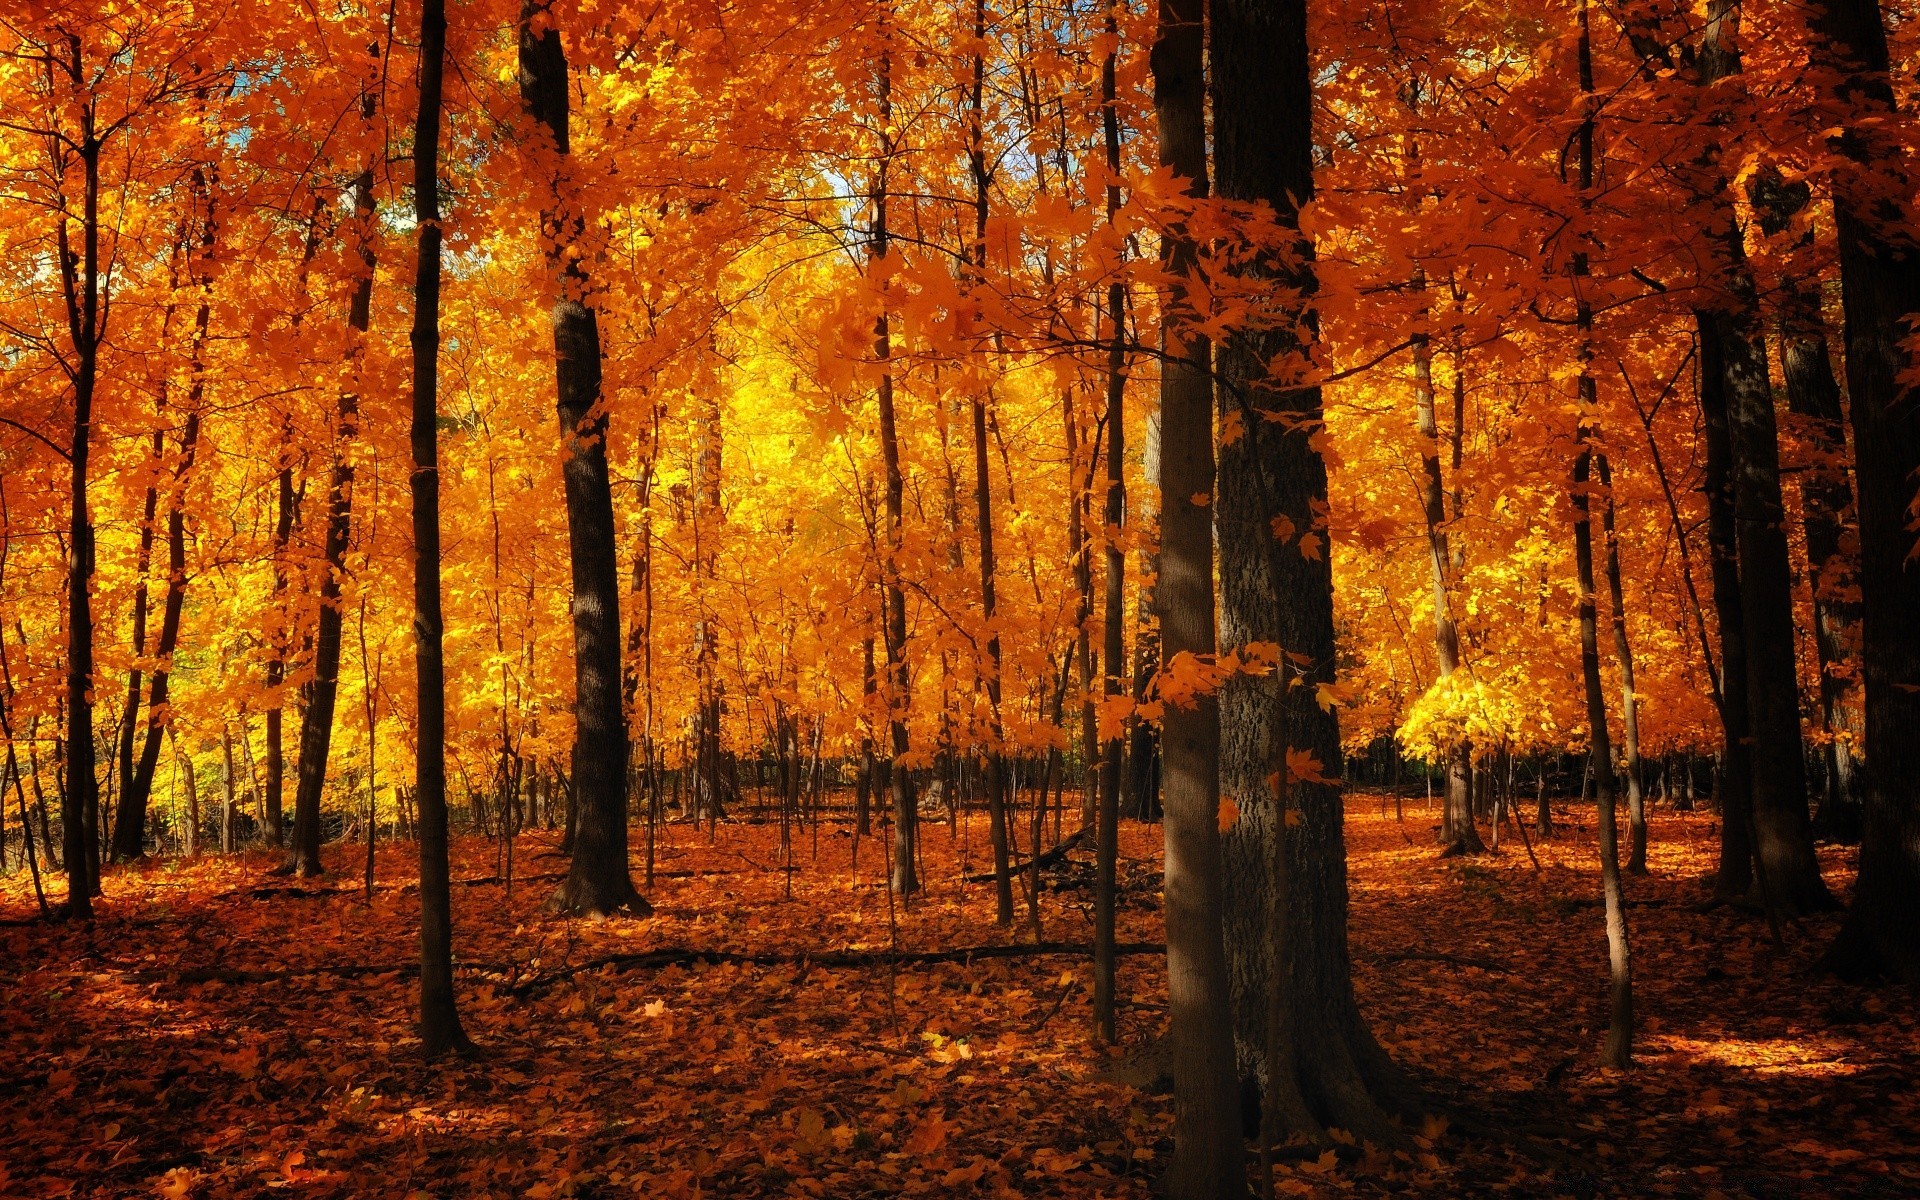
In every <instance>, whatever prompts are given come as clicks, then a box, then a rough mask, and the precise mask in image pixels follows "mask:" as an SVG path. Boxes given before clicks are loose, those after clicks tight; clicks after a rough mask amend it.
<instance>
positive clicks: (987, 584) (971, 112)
mask: <svg viewBox="0 0 1920 1200" xmlns="http://www.w3.org/2000/svg"><path fill="white" fill-rule="evenodd" d="M973 35H974V38H975V40H976V49H975V52H974V56H973V89H972V94H971V95H970V96H969V98H968V100H969V103H968V111H967V119H968V126H967V138H968V144H967V167H968V172H969V173H970V174H971V175H972V177H973V194H974V222H973V255H974V259H973V263H972V274H973V282H974V283H975V285H976V286H984V285H985V282H986V274H987V218H988V215H989V213H988V204H989V200H990V196H991V192H990V186H991V184H992V177H991V175H990V174H989V173H988V169H987V146H986V87H987V77H986V69H987V68H986V57H985V49H984V47H985V45H986V41H985V39H986V36H987V5H986V0H974V8H973ZM969 408H970V410H971V413H970V415H971V416H972V418H973V503H974V528H975V531H976V533H977V534H978V535H979V539H980V615H981V618H982V621H983V623H984V624H985V625H986V632H987V662H986V685H987V720H988V738H989V739H990V740H989V743H988V746H987V754H986V789H987V830H988V840H989V841H990V842H991V844H992V850H993V907H994V922H995V923H996V924H998V925H1001V926H1011V925H1012V924H1013V871H1012V867H1011V865H1010V864H1009V862H1008V857H1009V855H1008V829H1007V760H1006V728H1005V725H1004V723H1003V722H1002V719H1001V712H1000V703H1001V696H1002V689H1001V684H1000V669H1001V660H1000V631H999V627H998V625H997V624H996V623H995V620H994V614H995V612H996V611H997V609H998V596H997V595H996V591H995V584H996V579H995V570H996V563H995V559H994V547H993V485H992V482H991V480H990V477H989V474H988V470H987V464H988V455H987V394H986V393H984V392H981V391H975V392H974V394H973V395H972V396H971V397H970V403H969ZM872 651H873V641H872V639H868V641H867V652H868V653H867V664H868V666H867V672H868V679H869V680H871V678H872V669H873V668H872V662H873V655H872ZM861 832H863V833H864V832H866V828H865V826H864V824H863V825H862V827H861Z"/></svg>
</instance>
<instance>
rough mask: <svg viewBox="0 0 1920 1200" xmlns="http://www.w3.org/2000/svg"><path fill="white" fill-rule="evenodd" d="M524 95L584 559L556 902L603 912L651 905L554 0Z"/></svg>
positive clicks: (531, 17)
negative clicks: (569, 776)
mask: <svg viewBox="0 0 1920 1200" xmlns="http://www.w3.org/2000/svg"><path fill="white" fill-rule="evenodd" d="M520 96H521V99H522V101H523V102H524V103H525V104H526V107H527V111H528V112H529V113H530V114H531V115H532V117H533V118H534V120H535V121H536V122H537V123H538V124H539V125H540V126H541V127H542V129H543V131H544V133H545V135H546V136H547V137H549V138H551V139H552V143H551V147H550V148H546V149H547V152H548V153H551V154H552V155H553V156H554V160H553V162H552V164H551V176H550V180H549V188H550V203H551V206H550V207H549V208H548V209H546V210H545V211H544V212H543V214H542V217H541V225H542V229H541V240H542V241H543V243H545V244H546V247H547V254H548V266H549V267H550V269H551V270H552V271H553V273H554V284H555V288H556V292H557V295H556V296H555V299H554V304H553V359H554V376H555V381H556V386H557V390H558V394H559V400H558V408H559V420H560V443H561V449H562V452H563V454H564V465H563V468H562V470H563V473H564V476H565V479H566V493H567V495H566V500H567V541H568V546H569V549H570V551H571V554H572V562H573V660H574V700H573V711H574V730H575V732H574V744H573V787H574V795H575V798H576V799H575V802H576V804H577V806H578V815H577V817H576V824H575V827H574V840H573V856H572V858H571V859H570V860H569V865H568V869H567V878H566V881H565V882H564V883H562V884H561V885H560V888H559V890H558V891H557V892H556V893H555V894H554V897H553V900H552V904H553V906H554V907H556V908H559V909H564V910H566V911H569V912H575V913H585V914H592V915H595V916H604V915H606V914H608V913H612V912H615V911H618V910H620V909H628V910H631V911H633V912H636V913H641V914H645V913H650V912H652V911H653V910H652V908H651V906H649V905H648V904H647V902H646V901H645V900H644V899H642V898H641V896H640V893H639V892H638V891H637V890H636V889H635V888H634V886H633V877H632V875H631V874H630V873H629V870H628V861H627V758H628V755H629V748H628V745H627V723H626V717H625V715H624V712H623V710H622V705H621V700H620V682H621V678H620V632H621V631H620V578H619V569H618V558H619V550H618V548H617V544H616V543H617V538H616V534H615V531H614V522H613V482H612V478H611V476H610V475H609V473H608V469H607V415H606V412H605V410H604V409H602V408H601V407H600V324H599V317H598V315H597V314H596V313H595V312H594V309H593V307H592V300H593V289H592V283H591V280H590V279H589V278H588V275H587V268H586V264H585V263H584V262H583V261H581V259H579V258H578V257H575V255H574V251H573V250H572V249H571V247H572V245H573V243H574V242H575V241H577V240H578V238H579V237H580V236H581V234H582V233H583V232H584V218H583V217H582V216H581V214H580V213H578V212H577V211H574V209H575V204H576V201H575V198H574V197H573V196H572V195H571V194H570V188H569V185H568V183H567V179H566V170H567V168H566V158H567V155H568V152H569V149H570V146H569V142H568V131H567V109H568V104H569V92H568V82H567V58H566V50H565V48H564V47H563V46H562V44H561V41H560V31H559V29H558V28H556V27H555V26H554V24H553V16H552V13H551V12H550V11H549V9H548V5H547V2H546V0H525V3H524V4H523V5H522V7H521V10H520Z"/></svg>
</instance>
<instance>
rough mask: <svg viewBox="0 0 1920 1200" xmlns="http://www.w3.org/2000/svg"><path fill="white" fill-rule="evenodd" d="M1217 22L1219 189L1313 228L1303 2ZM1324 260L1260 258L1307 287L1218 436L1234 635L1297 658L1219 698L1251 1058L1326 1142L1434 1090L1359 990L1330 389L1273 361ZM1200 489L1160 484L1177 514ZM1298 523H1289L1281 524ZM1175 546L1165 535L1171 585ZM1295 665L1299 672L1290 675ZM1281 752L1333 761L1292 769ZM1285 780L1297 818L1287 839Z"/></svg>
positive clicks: (1228, 631)
mask: <svg viewBox="0 0 1920 1200" xmlns="http://www.w3.org/2000/svg"><path fill="white" fill-rule="evenodd" d="M1212 19H1213V46H1212V50H1213V53H1212V63H1213V68H1214V77H1213V111H1214V114H1215V124H1214V145H1215V148H1216V167H1217V171H1218V184H1219V190H1220V194H1221V195H1222V196H1223V197H1225V198H1228V199H1231V200H1237V201H1265V202H1266V203H1268V204H1271V205H1272V206H1273V208H1274V211H1275V212H1276V214H1277V215H1278V216H1279V218H1280V220H1281V222H1282V223H1283V225H1284V226H1286V227H1287V228H1288V229H1289V230H1291V231H1294V232H1295V233H1296V235H1297V230H1298V209H1297V207H1296V205H1299V204H1303V203H1305V202H1306V201H1307V200H1309V199H1310V198H1311V197H1312V194H1313V172H1312V156H1311V135H1312V129H1311V125H1310V118H1309V113H1310V111H1311V107H1312V105H1311V93H1310V82H1309V75H1308V70H1309V65H1308V52H1307V28H1306V25H1307V18H1306V6H1305V4H1304V3H1303V2H1302V0H1229V2H1221V3H1216V4H1215V5H1214V7H1213V10H1212ZM1312 255H1313V247H1312V244H1311V243H1310V242H1308V241H1306V240H1305V239H1301V240H1300V241H1298V242H1297V243H1296V244H1295V245H1293V246H1289V247H1284V248H1279V249H1276V250H1274V251H1272V252H1270V253H1269V254H1267V255H1266V256H1265V257H1264V260H1263V261H1262V262H1261V263H1260V264H1259V265H1258V266H1257V267H1256V268H1255V269H1257V270H1259V271H1261V272H1262V273H1265V274H1272V275H1277V276H1280V277H1281V278H1282V279H1284V281H1285V283H1286V284H1287V285H1288V286H1286V287H1283V288H1280V289H1277V290H1276V294H1279V295H1283V296H1291V295H1293V294H1297V295H1298V296H1299V297H1301V299H1299V300H1298V301H1291V302H1289V303H1287V304H1286V305H1285V306H1284V307H1281V308H1279V309H1277V310H1276V311H1273V312H1271V313H1269V314H1266V315H1267V317H1268V325H1269V326H1270V327H1267V328H1261V329H1254V330H1249V331H1245V332H1242V333H1239V334H1236V335H1235V336H1234V337H1233V338H1232V339H1231V340H1230V341H1229V342H1228V344H1227V345H1226V346H1225V347H1224V348H1223V351H1222V354H1221V359H1220V375H1221V386H1220V404H1221V406H1222V408H1223V410H1224V411H1226V412H1228V413H1238V414H1239V416H1240V417H1241V420H1242V423H1243V432H1242V434H1241V435H1240V436H1239V437H1237V438H1235V439H1234V440H1232V441H1231V442H1230V443H1229V444H1227V445H1226V446H1223V447H1222V448H1221V451H1220V477H1219V487H1218V513H1217V529H1218V534H1219V542H1220V585H1221V610H1220V617H1221V619H1220V630H1221V637H1222V639H1223V641H1224V642H1225V643H1226V644H1229V645H1236V644H1244V643H1247V642H1250V641H1259V642H1267V643H1273V644H1277V646H1278V647H1279V650H1280V663H1281V666H1280V669H1279V670H1278V671H1276V672H1275V673H1274V675H1273V676H1271V677H1269V678H1267V679H1264V680H1262V679H1256V678H1253V677H1248V676H1240V675H1237V676H1235V677H1234V678H1233V679H1232V680H1231V681H1230V682H1229V683H1228V685H1227V686H1226V688H1225V689H1224V691H1223V694H1222V698H1221V751H1220V772H1221V774H1220V780H1219V784H1220V790H1221V794H1223V795H1225V796H1227V797H1229V798H1230V799H1232V801H1233V802H1234V803H1235V804H1236V805H1237V806H1238V808H1239V816H1238V817H1237V819H1236V820H1235V821H1234V823H1233V826H1232V827H1231V828H1230V829H1229V830H1228V833H1227V835H1226V837H1225V839H1224V857H1225V892H1226V936H1227V947H1228V965H1229V978H1230V982H1231V994H1232V1004H1233V1014H1234V1028H1235V1034H1236V1042H1237V1047H1238V1051H1239V1062H1240V1066H1241V1069H1242V1071H1243V1072H1244V1073H1245V1077H1246V1079H1247V1081H1248V1083H1249V1084H1250V1085H1252V1086H1253V1087H1257V1088H1260V1089H1262V1091H1263V1093H1264V1094H1263V1095H1262V1097H1261V1099H1262V1103H1263V1105H1264V1109H1265V1111H1264V1113H1263V1115H1264V1116H1265V1117H1266V1118H1267V1119H1266V1121H1265V1122H1264V1124H1265V1125H1266V1126H1267V1128H1268V1130H1269V1132H1274V1133H1282V1134H1284V1133H1292V1134H1300V1135H1304V1136H1307V1137H1309V1138H1310V1139H1316V1140H1317V1139H1319V1138H1320V1137H1322V1136H1323V1129H1324V1128H1325V1127H1338V1128H1342V1129H1346V1130H1349V1131H1351V1132H1352V1133H1354V1134H1355V1135H1358V1136H1361V1137H1364V1138H1367V1139H1369V1140H1372V1141H1374V1142H1376V1143H1380V1144H1399V1143H1402V1142H1404V1140H1405V1135H1404V1134H1403V1133H1401V1132H1400V1131H1399V1129H1398V1128H1397V1127H1396V1126H1395V1125H1394V1124H1393V1123H1392V1121H1393V1118H1395V1117H1397V1116H1411V1115H1413V1113H1414V1111H1415V1109H1416V1108H1417V1107H1418V1100H1417V1098H1416V1097H1414V1096H1413V1094H1412V1091H1411V1089H1410V1088H1409V1087H1408V1086H1407V1085H1406V1083H1405V1080H1404V1079H1403V1077H1402V1076H1401V1074H1400V1072H1399V1071H1398V1070H1397V1069H1396V1068H1395V1067H1394V1066H1393V1064H1392V1063H1391V1062H1390V1061H1389V1060H1388V1059H1387V1056H1386V1054H1385V1052H1384V1051H1383V1050H1382V1049H1381V1048H1380V1046H1379V1044H1378V1043H1377V1042H1376V1041H1375V1040H1374V1038H1373V1035H1372V1033H1371V1031H1370V1030H1369V1029H1368V1027H1367V1024H1366V1022H1365V1020H1364V1019H1363V1018H1362V1017H1361V1015H1360V1011H1359V1008H1358V1006H1357V1004H1356V1003H1355V999H1354V994H1353V983H1352V964H1351V958H1350V954H1349V950H1348V946H1347V873H1346V846H1345V841H1344V833H1343V820H1344V816H1343V806H1342V798H1341V785H1340V784H1339V782H1338V781H1337V780H1336V779H1334V778H1332V777H1333V776H1336V775H1337V774H1338V773H1339V770H1340V764H1341V761H1342V760H1341V757H1340V733H1339V724H1338V721H1337V718H1336V717H1335V716H1334V714H1333V713H1331V712H1329V711H1326V710H1324V709H1322V708H1321V707H1320V706H1319V704H1318V703H1317V702H1316V700H1315V696H1316V693H1317V687H1318V685H1319V684H1322V683H1329V682H1331V681H1332V680H1333V677H1334V661H1335V644H1334V626H1333V581H1332V574H1331V567H1330V565H1329V563H1330V559H1331V554H1330V552H1329V548H1328V545H1327V537H1328V533H1327V530H1326V528H1325V522H1324V520H1323V519H1322V518H1321V517H1320V516H1319V515H1318V514H1319V512H1321V511H1324V510H1323V508H1322V507H1321V506H1323V505H1324V504H1325V501H1326V497H1327V474H1326V466H1325V463H1324V462H1323V461H1322V459H1321V457H1320V455H1319V453H1318V451H1317V450H1316V449H1315V448H1314V446H1313V445H1312V442H1311V438H1312V435H1313V434H1314V433H1315V432H1316V431H1317V430H1318V429H1319V428H1320V424H1321V397H1320V392H1319V389H1318V388H1315V387H1292V386H1286V385H1285V384H1284V383H1283V382H1280V383H1276V382H1275V381H1274V380H1273V379H1271V378H1270V377H1269V373H1268V364H1269V363H1271V362H1272V361H1273V360H1274V359H1276V358H1279V359H1281V360H1282V362H1283V363H1284V362H1286V361H1287V360H1288V359H1290V358H1293V357H1294V356H1295V355H1297V354H1298V352H1299V350H1300V348H1301V347H1300V344H1299V341H1298V340H1297V336H1298V335H1296V334H1295V333H1294V331H1295V330H1302V329H1303V330H1306V331H1307V332H1308V333H1309V334H1311V332H1312V330H1313V329H1314V327H1315V316H1314V312H1313V310H1312V308H1311V307H1310V306H1311V303H1312V301H1311V297H1312V295H1313V292H1314V286H1315V281H1314V275H1313V265H1312V263H1313V259H1312ZM1282 369H1283V370H1286V369H1287V368H1286V367H1284V366H1283V368H1282ZM1266 414H1272V415H1273V419H1270V418H1269V417H1268V416H1267V415H1266ZM1170 419H1171V410H1169V420H1170ZM1163 453H1164V451H1163ZM1186 490H1187V489H1184V488H1172V487H1168V488H1164V489H1163V494H1164V495H1165V497H1166V504H1167V506H1168V508H1167V516H1168V517H1171V516H1172V514H1173V513H1174V512H1175V511H1176V510H1177V507H1178V506H1179V504H1180V502H1179V500H1178V497H1180V496H1183V495H1184V494H1185V493H1186ZM1277 518H1285V520H1284V521H1280V520H1277ZM1163 519H1165V518H1163ZM1289 525H1290V526H1291V533H1290V534H1289V536H1287V537H1285V538H1281V537H1278V536H1276V535H1277V534H1278V533H1281V532H1285V531H1286V530H1287V529H1288V526H1289ZM1169 544H1170V543H1169ZM1165 557H1166V555H1165V549H1164V547H1163V551H1162V562H1163V567H1162V582H1161V587H1162V588H1163V589H1164V588H1165V587H1166V586H1167V582H1166V581H1167V578H1168V573H1167V571H1166V568H1165V566H1164V563H1165ZM1283 679H1285V680H1293V679H1298V680H1299V685H1298V686H1286V687H1284V688H1283V687H1282V686H1281V681H1282V680H1283ZM1169 751H1171V746H1169ZM1283 751H1290V752H1291V753H1292V754H1293V755H1294V756H1295V758H1294V762H1295V764H1297V765H1304V764H1302V762H1301V760H1300V758H1299V756H1300V755H1301V754H1303V753H1304V754H1306V755H1308V756H1310V761H1311V762H1313V763H1317V764H1318V765H1317V766H1316V767H1313V768H1312V770H1310V771H1295V770H1291V769H1289V767H1288V766H1287V760H1286V759H1285V758H1284V757H1283ZM1171 765H1172V762H1171V758H1169V774H1168V785H1169V791H1168V802H1169V819H1170V820H1171V807H1172V790H1171V787H1172V779H1173V777H1172V772H1171ZM1276 777H1277V778H1278V779H1279V780H1280V782H1281V787H1280V788H1279V789H1276V788H1275V786H1274V783H1273V782H1271V781H1272V780H1273V779H1274V778H1276ZM1277 790H1278V791H1280V792H1282V793H1283V794H1284V795H1285V797H1286V801H1287V807H1288V808H1289V809H1290V810H1291V811H1293V812H1295V813H1297V817H1298V822H1297V824H1295V825H1294V826H1293V827H1291V828H1287V829H1286V830H1285V836H1284V839H1282V838H1281V837H1280V836H1279V834H1280V830H1281V828H1282V826H1281V825H1280V822H1281V816H1280V812H1279V807H1280V806H1279V805H1278V804H1277V803H1276V800H1277V799H1278V797H1277V796H1276V791H1277ZM1282 842H1283V846H1282ZM1277 851H1278V852H1279V853H1277ZM1281 854H1283V855H1284V857H1283V858H1282V857H1280V855H1281ZM1276 918H1278V920H1276ZM1277 955H1279V956H1281V957H1283V959H1284V961H1280V962H1278V963H1277V964H1276V956H1277ZM1250 1090H1251V1089H1250Z"/></svg>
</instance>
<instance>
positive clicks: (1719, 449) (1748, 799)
mask: <svg viewBox="0 0 1920 1200" xmlns="http://www.w3.org/2000/svg"><path fill="white" fill-rule="evenodd" d="M1694 320H1695V324H1696V327H1697V329H1698V331H1699V334H1700V416H1701V425H1702V430H1703V436H1704V439H1705V441H1706V453H1705V455H1704V460H1705V462H1704V467H1703V470H1702V478H1701V490H1702V491H1704V492H1705V493H1706V496H1707V551H1708V557H1709V560H1710V564H1711V566H1712V583H1713V608H1714V620H1715V623H1716V624H1717V625H1718V626H1719V627H1720V730H1721V747H1722V749H1721V759H1720V770H1719V772H1718V774H1717V777H1716V780H1715V787H1714V797H1713V798H1714V803H1715V805H1716V806H1717V807H1718V808H1719V810H1720V817H1721V820H1720V867H1719V870H1718V871H1717V872H1716V873H1715V876H1714V894H1715V895H1716V896H1718V897H1719V898H1720V899H1722V900H1737V899H1741V898H1743V897H1745V896H1746V894H1747V893H1748V892H1749V891H1751V890H1753V887H1754V883H1755V878H1756V877H1755V874H1754V869H1753V866H1754V862H1753V746H1752V743H1751V740H1750V738H1749V730H1750V728H1751V723H1750V722H1749V721H1748V718H1747V635H1746V616H1745V613H1744V611H1743V610H1742V607H1741V603H1740V559H1739V555H1738V553H1737V552H1736V550H1735V543H1736V541H1737V540H1738V539H1737V536H1736V534H1735V525H1734V516H1733V487H1732V482H1731V480H1730V478H1729V474H1730V470H1731V468H1730V465H1729V460H1730V459H1731V457H1732V450H1731V448H1730V445H1729V437H1730V435H1729V433H1728V430H1727V388H1726V373H1725V371H1724V370H1723V369H1722V367H1721V363H1722V358H1723V355H1722V346H1723V337H1722V331H1721V327H1720V322H1719V321H1718V320H1716V319H1715V318H1714V316H1713V315H1712V314H1711V313H1706V312H1696V313H1695V314H1694Z"/></svg>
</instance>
